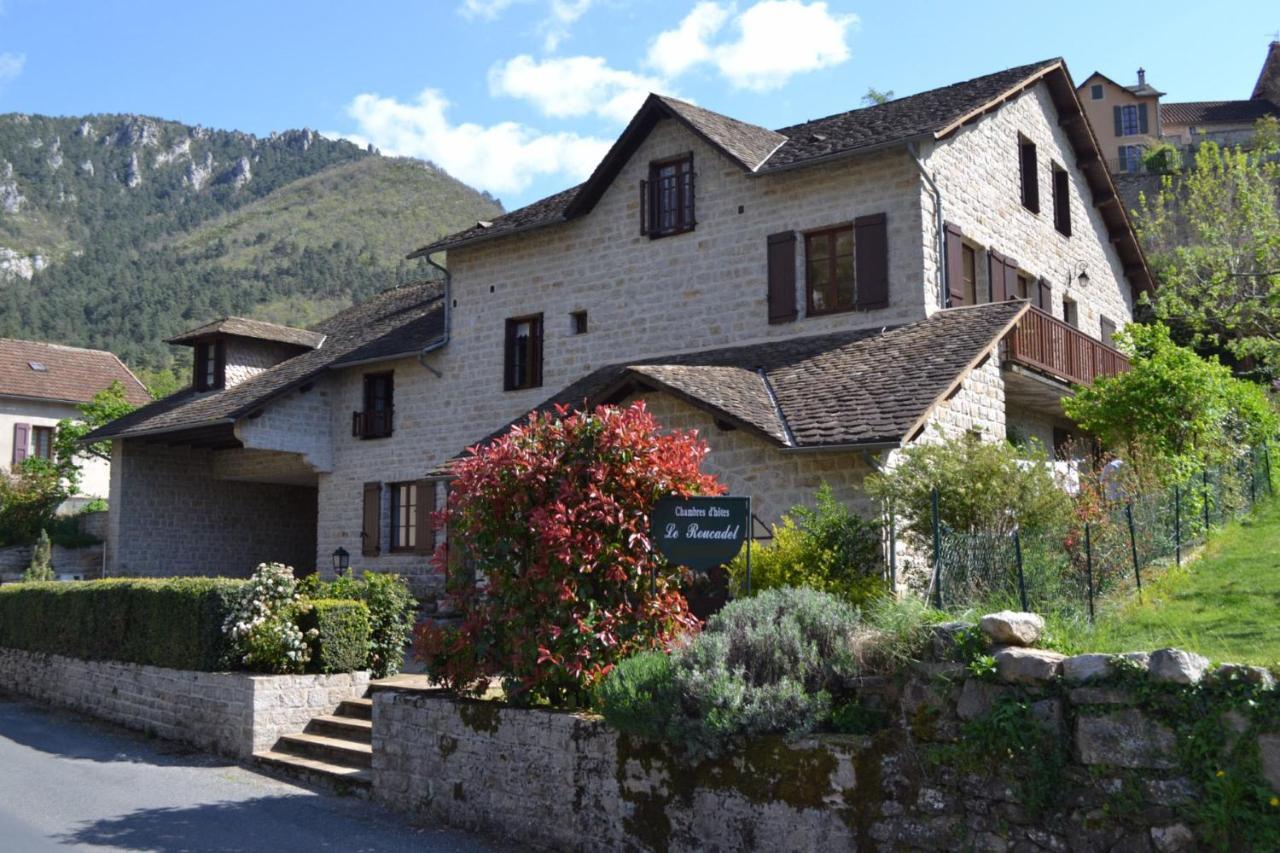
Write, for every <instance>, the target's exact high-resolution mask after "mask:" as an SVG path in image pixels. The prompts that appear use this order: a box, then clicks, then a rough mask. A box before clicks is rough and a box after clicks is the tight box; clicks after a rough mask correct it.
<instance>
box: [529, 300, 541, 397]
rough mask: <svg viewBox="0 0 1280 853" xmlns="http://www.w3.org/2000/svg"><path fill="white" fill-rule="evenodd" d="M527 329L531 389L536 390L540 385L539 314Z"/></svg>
mask: <svg viewBox="0 0 1280 853" xmlns="http://www.w3.org/2000/svg"><path fill="white" fill-rule="evenodd" d="M529 327H530V331H529V336H530V338H531V340H530V345H529V349H530V353H529V358H530V361H531V362H532V363H531V364H530V374H531V375H532V378H533V383H532V384H533V387H535V388H538V387H540V386H541V385H542V315H541V314H539V315H538V316H537V317H536V318H534V320H533V322H531V323H530V324H529Z"/></svg>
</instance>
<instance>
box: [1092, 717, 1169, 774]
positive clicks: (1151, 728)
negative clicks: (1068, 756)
mask: <svg viewBox="0 0 1280 853" xmlns="http://www.w3.org/2000/svg"><path fill="white" fill-rule="evenodd" d="M1176 744H1177V740H1176V738H1175V737H1174V734H1173V731H1172V730H1171V729H1169V727H1168V726H1164V725H1161V724H1160V723H1155V722H1152V721H1151V720H1149V719H1147V718H1146V717H1145V716H1144V715H1143V714H1142V712H1141V711H1138V710H1135V709H1132V708H1126V709H1124V710H1118V711H1112V712H1110V713H1107V714H1097V715H1093V714H1081V715H1079V716H1077V717H1076V752H1077V754H1078V755H1079V756H1080V761H1081V763H1083V764H1104V765H1110V766H1112V767H1129V768H1135V769H1138V768H1154V769H1157V770H1169V769H1172V768H1173V767H1175V766H1176V765H1177V760H1176V758H1175V755H1174V747H1175V746H1176Z"/></svg>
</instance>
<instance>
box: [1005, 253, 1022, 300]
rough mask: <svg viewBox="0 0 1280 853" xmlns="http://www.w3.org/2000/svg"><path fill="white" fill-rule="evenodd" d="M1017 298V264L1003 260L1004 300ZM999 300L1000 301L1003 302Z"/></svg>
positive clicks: (1010, 259) (1007, 259)
mask: <svg viewBox="0 0 1280 853" xmlns="http://www.w3.org/2000/svg"><path fill="white" fill-rule="evenodd" d="M1017 298H1018V262H1017V261H1015V260H1014V259H1013V258H1005V259H1004V300H1009V299H1017ZM1004 300H1001V301H1004Z"/></svg>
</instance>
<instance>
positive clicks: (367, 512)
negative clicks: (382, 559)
mask: <svg viewBox="0 0 1280 853" xmlns="http://www.w3.org/2000/svg"><path fill="white" fill-rule="evenodd" d="M360 553H361V554H363V555H364V556H366V557H376V556H378V555H379V554H380V553H382V484H381V483H365V484H364V514H363V519H362V521H361V523H360Z"/></svg>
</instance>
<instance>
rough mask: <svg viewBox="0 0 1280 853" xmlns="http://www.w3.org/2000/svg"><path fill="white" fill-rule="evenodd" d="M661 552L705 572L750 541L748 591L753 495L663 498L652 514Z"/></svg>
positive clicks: (653, 533)
mask: <svg viewBox="0 0 1280 853" xmlns="http://www.w3.org/2000/svg"><path fill="white" fill-rule="evenodd" d="M649 524H650V537H651V539H652V541H653V543H654V546H655V547H656V548H657V549H658V552H659V553H660V554H662V555H663V556H664V557H666V558H667V559H668V560H670V561H671V562H672V563H675V564H676V565H680V566H686V567H688V568H689V569H692V570H693V571H695V572H705V571H708V570H710V569H712V568H714V567H716V566H719V565H723V564H724V563H727V562H729V561H730V560H732V559H733V558H734V557H736V556H738V552H739V551H740V550H742V543H743V541H746V543H747V592H748V593H750V592H751V537H750V532H751V498H738V497H724V496H714V497H704V496H697V497H691V498H663V499H662V500H660V501H658V502H657V503H656V504H654V505H653V512H652V513H651V514H650V516H649Z"/></svg>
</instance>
